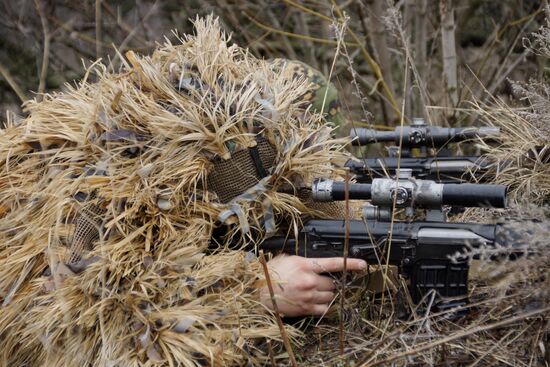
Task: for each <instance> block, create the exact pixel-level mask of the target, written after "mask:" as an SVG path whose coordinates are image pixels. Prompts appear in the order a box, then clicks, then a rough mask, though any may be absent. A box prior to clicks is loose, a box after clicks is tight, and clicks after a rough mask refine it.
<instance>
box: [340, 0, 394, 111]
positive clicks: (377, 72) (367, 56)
mask: <svg viewBox="0 0 550 367" xmlns="http://www.w3.org/2000/svg"><path fill="white" fill-rule="evenodd" d="M331 1H332V4H333V6H334V9H335V10H336V13H337V14H338V16H339V17H340V19H343V18H344V16H343V14H342V11H341V10H340V7H339V6H338V4H336V1H334V0H331ZM348 31H349V34H350V35H351V37H352V38H353V40H354V41H355V42H356V43H357V45H358V47H359V49H360V50H361V53H362V54H363V57H364V58H365V60H366V61H367V62H368V63H369V65H370V67H371V68H372V71H373V72H374V75H376V78H377V81H378V82H379V83H380V85H381V86H382V89H383V90H384V93H385V94H386V97H388V100H389V101H390V105H391V107H392V109H393V110H394V111H395V113H396V114H397V116H398V117H399V118H401V111H400V110H399V108H398V107H397V102H396V101H395V98H394V97H393V94H392V92H391V91H390V89H389V87H388V85H387V84H386V82H385V81H384V76H383V75H382V71H381V70H380V66H379V65H378V64H377V63H376V61H374V59H373V58H372V56H371V55H370V54H369V52H368V51H367V49H366V48H365V46H363V43H362V42H361V40H360V39H359V37H358V36H357V35H356V34H355V32H354V31H353V30H352V29H351V28H349V29H348Z"/></svg>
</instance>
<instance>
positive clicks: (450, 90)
mask: <svg viewBox="0 0 550 367" xmlns="http://www.w3.org/2000/svg"><path fill="white" fill-rule="evenodd" d="M439 9H440V15H441V50H442V54H443V79H444V82H445V92H446V95H447V96H448V98H449V101H450V106H449V107H455V106H456V105H457V103H458V77H457V57H456V45H455V16H454V4H453V0H440V2H439ZM451 114H452V112H451Z"/></svg>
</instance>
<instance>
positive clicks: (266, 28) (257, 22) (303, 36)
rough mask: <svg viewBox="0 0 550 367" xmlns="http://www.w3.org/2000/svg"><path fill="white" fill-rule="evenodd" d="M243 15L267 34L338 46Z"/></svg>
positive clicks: (331, 42)
mask: <svg viewBox="0 0 550 367" xmlns="http://www.w3.org/2000/svg"><path fill="white" fill-rule="evenodd" d="M243 15H244V16H245V17H247V18H248V19H249V20H250V21H251V22H252V23H254V24H256V25H257V26H258V27H260V28H262V29H265V30H266V31H269V32H273V33H277V34H281V35H284V36H287V37H292V38H298V39H301V40H306V41H312V42H317V43H324V44H327V45H334V46H336V45H337V44H338V42H337V41H333V40H327V39H324V38H316V37H311V36H306V35H303V34H296V33H292V32H286V31H282V30H280V29H276V28H272V27H270V26H267V25H265V24H263V23H260V22H259V21H257V20H256V19H254V18H253V17H252V16H251V15H250V14H248V13H247V12H245V11H243ZM347 45H349V46H357V44H355V43H347Z"/></svg>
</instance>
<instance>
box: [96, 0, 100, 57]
mask: <svg viewBox="0 0 550 367" xmlns="http://www.w3.org/2000/svg"><path fill="white" fill-rule="evenodd" d="M101 2H102V1H101V0H95V57H96V59H100V58H101V55H102V50H101V39H102V37H101Z"/></svg>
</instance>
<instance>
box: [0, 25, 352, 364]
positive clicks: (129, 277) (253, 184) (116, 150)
mask: <svg viewBox="0 0 550 367" xmlns="http://www.w3.org/2000/svg"><path fill="white" fill-rule="evenodd" d="M195 26H196V35H194V36H185V37H183V38H182V39H180V41H181V45H172V44H170V43H166V44H165V45H164V46H163V47H161V48H159V49H158V50H156V51H155V53H154V54H153V55H152V56H151V57H147V56H138V55H136V54H134V53H133V52H129V53H127V55H126V56H127V59H128V64H127V66H126V68H125V69H124V70H123V71H122V72H120V73H117V74H111V73H109V72H107V70H106V68H105V67H103V66H102V65H100V64H98V65H95V66H94V68H93V70H89V71H88V73H91V72H94V73H97V80H98V81H97V82H96V83H89V82H87V81H86V80H84V81H82V82H81V83H80V84H79V85H78V86H76V87H67V91H66V92H64V93H55V94H51V95H46V96H44V100H43V101H42V102H40V103H37V102H36V101H33V102H30V103H28V104H27V106H26V108H27V110H28V112H29V117H28V118H26V119H25V120H23V121H22V122H21V123H19V124H18V125H17V126H9V127H8V128H7V129H5V130H3V131H1V132H0V139H1V140H0V162H1V163H0V197H2V202H1V204H0V219H1V220H0V301H1V302H2V306H1V312H0V341H1V344H2V347H3V350H4V351H5V353H2V356H1V357H0V362H1V364H2V365H14V366H15V365H17V366H19V365H25V364H27V365H32V366H37V365H49V366H53V365H65V366H72V365H84V364H93V365H98V366H102V365H119V366H124V365H128V366H137V365H151V364H173V365H174V364H178V365H185V366H195V365H196V364H197V363H205V364H208V365H210V364H212V365H241V364H245V363H247V362H248V361H250V362H252V363H260V362H261V361H262V360H264V358H265V357H266V356H265V354H263V353H262V352H261V351H260V350H258V349H256V348H255V346H254V345H255V344H254V343H251V342H250V341H256V340H260V339H262V338H268V339H272V340H279V339H280V333H279V330H278V329H277V326H276V324H275V322H274V318H273V316H272V315H271V314H270V313H269V312H267V311H266V310H265V309H264V307H263V306H262V305H260V304H259V302H258V299H259V298H258V294H257V293H258V289H259V287H260V286H261V285H262V284H263V275H262V271H261V267H260V266H259V264H258V262H257V260H256V259H255V258H254V257H252V258H250V257H248V256H246V255H245V253H244V252H243V251H238V250H231V249H229V246H228V243H227V241H229V240H230V239H232V240H233V241H237V244H238V246H245V245H247V244H254V243H256V241H257V240H258V239H259V238H261V237H262V236H264V235H265V234H266V233H267V234H269V233H270V232H272V231H273V230H274V229H275V228H277V227H278V225H279V223H280V222H281V221H282V220H283V219H284V220H285V221H287V222H290V225H289V227H290V228H297V227H298V225H299V222H300V220H301V218H302V217H303V215H305V214H307V215H316V214H319V213H316V212H315V211H313V210H311V209H308V207H307V206H306V205H304V203H303V202H302V201H300V199H299V198H298V197H297V196H296V195H291V194H286V193H283V192H278V190H279V189H280V188H281V187H282V186H285V187H287V188H288V187H292V186H295V187H299V186H300V185H303V184H310V183H311V181H312V179H313V178H314V177H318V176H325V177H329V176H333V177H334V176H335V175H336V176H337V173H335V172H333V168H332V164H331V162H334V161H335V160H343V159H345V154H344V153H342V151H341V146H340V142H339V141H336V140H333V139H332V138H331V132H330V130H329V129H327V128H326V127H325V126H324V123H323V119H322V117H321V116H320V115H318V114H315V113H314V112H313V111H312V110H311V108H310V106H309V105H308V104H307V103H305V102H304V101H303V99H301V98H300V97H301V96H303V95H306V94H307V91H308V88H309V86H308V81H307V80H306V79H305V78H293V77H292V75H291V71H287V70H286V69H282V70H277V72H275V71H274V69H273V66H272V65H271V64H270V63H268V62H265V61H263V60H258V59H255V58H254V57H252V56H251V55H249V54H248V53H247V52H246V51H245V50H243V49H241V48H239V47H237V46H236V45H229V43H228V41H229V39H228V37H227V36H226V35H225V34H224V33H223V32H222V31H221V30H220V27H219V24H218V21H217V20H216V19H213V18H212V17H209V18H207V19H205V20H203V19H198V20H197V21H196V22H195ZM243 165H244V166H243ZM242 167H252V168H250V169H245V168H242ZM216 170H218V171H216ZM228 171H229V172H228ZM213 172H215V174H213ZM216 172H217V173H216ZM216 175H226V176H224V177H228V178H231V179H234V180H237V181H238V182H229V181H227V180H225V181H224V180H223V179H221V180H220V178H219V177H215V176H216ZM220 181H221V182H222V183H225V185H220V184H219V182H220ZM216 221H221V222H225V223H227V224H230V225H231V224H232V225H233V227H232V228H233V230H232V231H231V232H230V234H229V235H228V236H226V237H224V239H225V241H224V240H220V241H219V247H220V248H222V249H223V250H222V251H219V252H216V253H213V254H209V253H208V247H209V243H210V238H211V236H212V233H213V229H214V224H215V222H216ZM205 255H207V256H205ZM291 335H292V336H293V337H294V336H296V335H297V333H296V331H293V330H291ZM201 361H202V362H201Z"/></svg>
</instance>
